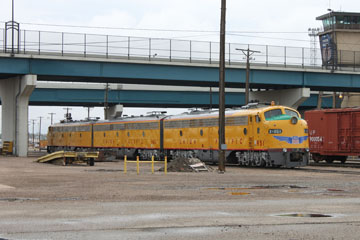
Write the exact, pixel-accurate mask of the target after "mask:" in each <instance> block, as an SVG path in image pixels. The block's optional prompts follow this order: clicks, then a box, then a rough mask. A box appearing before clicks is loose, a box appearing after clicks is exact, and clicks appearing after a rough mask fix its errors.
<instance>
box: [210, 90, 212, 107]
mask: <svg viewBox="0 0 360 240" xmlns="http://www.w3.org/2000/svg"><path fill="white" fill-rule="evenodd" d="M211 110H212V88H211V87H210V111H211Z"/></svg>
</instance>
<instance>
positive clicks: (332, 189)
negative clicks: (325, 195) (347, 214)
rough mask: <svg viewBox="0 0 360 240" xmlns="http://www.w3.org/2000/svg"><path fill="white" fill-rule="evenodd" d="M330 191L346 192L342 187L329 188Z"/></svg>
mask: <svg viewBox="0 0 360 240" xmlns="http://www.w3.org/2000/svg"><path fill="white" fill-rule="evenodd" d="M327 190H328V191H329V192H344V190H341V189H334V188H329V189H327Z"/></svg>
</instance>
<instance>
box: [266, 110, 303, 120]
mask: <svg viewBox="0 0 360 240" xmlns="http://www.w3.org/2000/svg"><path fill="white" fill-rule="evenodd" d="M264 115H265V119H266V121H273V120H288V119H290V118H292V117H297V118H299V114H298V113H297V112H295V111H293V110H291V109H285V114H283V112H282V110H281V109H272V110H269V111H267V112H265V113H264Z"/></svg>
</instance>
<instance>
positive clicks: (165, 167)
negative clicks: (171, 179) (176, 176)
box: [164, 156, 167, 174]
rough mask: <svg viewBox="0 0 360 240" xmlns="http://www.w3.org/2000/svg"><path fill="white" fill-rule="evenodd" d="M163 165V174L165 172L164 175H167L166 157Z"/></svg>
mask: <svg viewBox="0 0 360 240" xmlns="http://www.w3.org/2000/svg"><path fill="white" fill-rule="evenodd" d="M164 161H165V163H164V165H165V166H164V172H165V174H167V156H165V160H164Z"/></svg>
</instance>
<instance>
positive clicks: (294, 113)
mask: <svg viewBox="0 0 360 240" xmlns="http://www.w3.org/2000/svg"><path fill="white" fill-rule="evenodd" d="M285 114H286V115H289V116H291V117H299V114H298V113H297V112H295V111H293V110H290V109H285Z"/></svg>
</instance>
